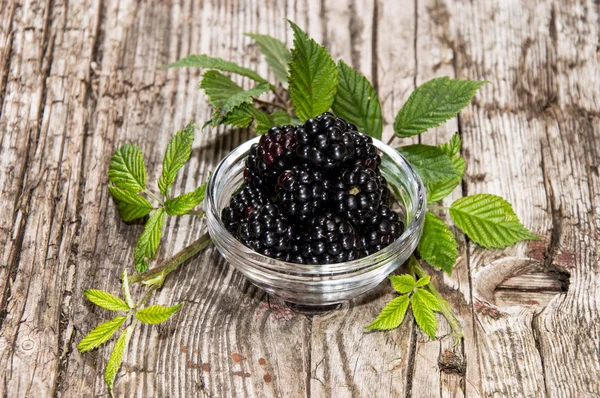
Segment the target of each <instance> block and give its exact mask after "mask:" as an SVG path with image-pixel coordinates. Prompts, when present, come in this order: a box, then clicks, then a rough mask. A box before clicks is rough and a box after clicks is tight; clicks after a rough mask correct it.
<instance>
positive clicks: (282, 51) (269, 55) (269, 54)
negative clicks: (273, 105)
mask: <svg viewBox="0 0 600 398" xmlns="http://www.w3.org/2000/svg"><path fill="white" fill-rule="evenodd" d="M246 36H249V37H251V38H252V39H253V40H254V41H255V42H256V44H258V47H259V49H260V52H261V53H262V54H263V55H264V56H265V59H266V61H267V63H268V64H269V66H270V67H271V69H272V70H273V73H274V74H275V77H276V78H277V80H279V81H280V82H281V85H282V86H283V88H285V89H286V90H287V88H288V80H287V74H288V64H289V63H290V59H291V54H290V50H289V49H288V48H287V47H286V46H285V43H284V42H282V41H281V40H278V39H276V38H274V37H271V36H269V35H260V34H256V33H246Z"/></svg>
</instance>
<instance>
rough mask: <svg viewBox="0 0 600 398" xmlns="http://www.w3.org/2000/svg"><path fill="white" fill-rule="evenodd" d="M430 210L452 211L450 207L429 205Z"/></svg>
mask: <svg viewBox="0 0 600 398" xmlns="http://www.w3.org/2000/svg"><path fill="white" fill-rule="evenodd" d="M427 208H428V209H433V210H446V211H450V208H449V207H446V206H438V205H427Z"/></svg>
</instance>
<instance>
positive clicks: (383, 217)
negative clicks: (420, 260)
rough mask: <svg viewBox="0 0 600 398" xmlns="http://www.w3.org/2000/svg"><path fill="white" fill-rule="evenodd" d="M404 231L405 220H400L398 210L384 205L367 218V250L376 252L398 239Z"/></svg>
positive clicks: (365, 236)
mask: <svg viewBox="0 0 600 398" xmlns="http://www.w3.org/2000/svg"><path fill="white" fill-rule="evenodd" d="M403 232H404V222H402V220H400V216H399V215H398V213H397V212H395V211H393V210H392V209H390V208H389V207H388V206H385V205H382V206H380V207H379V208H378V209H377V211H376V212H375V213H374V214H372V215H371V217H370V218H369V219H368V220H367V228H366V232H365V233H364V234H363V236H364V238H365V239H366V251H367V253H368V254H372V253H376V252H378V251H379V250H381V249H383V248H385V247H387V246H388V245H389V244H390V243H392V242H393V241H394V240H396V239H398V238H399V237H400V235H402V233H403Z"/></svg>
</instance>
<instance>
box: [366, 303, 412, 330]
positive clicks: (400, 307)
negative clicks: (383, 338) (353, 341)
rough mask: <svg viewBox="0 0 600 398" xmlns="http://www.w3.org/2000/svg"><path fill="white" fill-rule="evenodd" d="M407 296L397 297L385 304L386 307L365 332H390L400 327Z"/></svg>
mask: <svg viewBox="0 0 600 398" xmlns="http://www.w3.org/2000/svg"><path fill="white" fill-rule="evenodd" d="M409 302H410V301H409V299H408V296H406V295H404V296H399V297H396V298H395V299H393V300H392V301H390V302H389V303H387V305H386V306H385V307H384V308H383V310H381V313H380V314H379V316H378V317H377V319H375V320H374V321H373V323H371V324H370V325H369V326H367V327H366V328H365V329H366V330H390V329H394V328H397V327H398V326H400V324H401V323H402V321H403V320H404V317H405V316H406V310H407V309H408V304H409Z"/></svg>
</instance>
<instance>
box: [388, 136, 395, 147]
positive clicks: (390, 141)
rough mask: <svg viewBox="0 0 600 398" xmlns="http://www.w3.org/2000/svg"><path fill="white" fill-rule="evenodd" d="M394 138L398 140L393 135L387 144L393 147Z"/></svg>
mask: <svg viewBox="0 0 600 398" xmlns="http://www.w3.org/2000/svg"><path fill="white" fill-rule="evenodd" d="M394 138H396V136H395V135H392V136H391V137H390V139H389V140H388V142H387V144H388V145H392V142H393V141H394Z"/></svg>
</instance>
